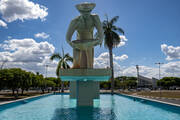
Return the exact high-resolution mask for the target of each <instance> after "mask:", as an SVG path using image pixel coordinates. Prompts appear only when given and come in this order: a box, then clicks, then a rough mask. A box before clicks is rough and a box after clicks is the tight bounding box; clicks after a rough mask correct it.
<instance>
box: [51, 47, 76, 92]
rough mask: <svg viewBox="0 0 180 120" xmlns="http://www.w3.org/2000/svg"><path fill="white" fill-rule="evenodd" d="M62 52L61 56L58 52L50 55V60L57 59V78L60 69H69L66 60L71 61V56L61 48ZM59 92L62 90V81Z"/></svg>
mask: <svg viewBox="0 0 180 120" xmlns="http://www.w3.org/2000/svg"><path fill="white" fill-rule="evenodd" d="M62 52H63V55H62V56H61V55H60V54H59V53H54V54H53V55H52V56H51V57H50V60H55V59H58V60H59V62H58V65H57V68H56V75H57V78H58V77H59V76H60V75H59V71H60V69H69V68H70V66H69V64H68V62H73V58H72V57H71V56H70V55H69V54H68V53H66V54H64V51H63V50H62ZM61 92H64V83H63V82H62V84H61Z"/></svg>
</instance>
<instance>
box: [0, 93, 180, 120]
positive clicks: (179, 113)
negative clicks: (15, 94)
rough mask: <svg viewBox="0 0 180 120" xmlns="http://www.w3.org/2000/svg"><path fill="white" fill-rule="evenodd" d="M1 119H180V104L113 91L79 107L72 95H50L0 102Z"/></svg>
mask: <svg viewBox="0 0 180 120" xmlns="http://www.w3.org/2000/svg"><path fill="white" fill-rule="evenodd" d="M29 101H30V100H29ZM0 120H180V108H179V107H173V106H170V105H164V104H159V103H154V102H150V101H142V100H136V101H134V99H132V98H129V97H124V96H120V95H109V94H102V95H100V99H99V100H95V101H94V106H93V107H76V100H72V99H70V98H69V95H49V96H46V97H42V98H40V99H37V100H33V101H31V102H28V100H27V101H26V102H24V103H23V102H21V104H18V105H13V107H9V106H8V107H7V106H0Z"/></svg>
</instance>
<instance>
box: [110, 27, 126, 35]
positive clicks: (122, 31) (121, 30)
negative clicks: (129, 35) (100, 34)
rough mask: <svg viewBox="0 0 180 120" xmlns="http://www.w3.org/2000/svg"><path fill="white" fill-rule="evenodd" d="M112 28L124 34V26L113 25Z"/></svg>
mask: <svg viewBox="0 0 180 120" xmlns="http://www.w3.org/2000/svg"><path fill="white" fill-rule="evenodd" d="M112 30H114V31H117V32H119V33H122V34H123V35H124V30H123V29H122V28H119V27H116V26H114V25H113V26H112Z"/></svg>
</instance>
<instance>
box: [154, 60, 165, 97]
mask: <svg viewBox="0 0 180 120" xmlns="http://www.w3.org/2000/svg"><path fill="white" fill-rule="evenodd" d="M155 64H157V65H159V80H160V78H161V70H160V69H161V65H162V64H164V63H160V62H158V63H155ZM159 86H160V88H159V92H160V97H161V82H159Z"/></svg>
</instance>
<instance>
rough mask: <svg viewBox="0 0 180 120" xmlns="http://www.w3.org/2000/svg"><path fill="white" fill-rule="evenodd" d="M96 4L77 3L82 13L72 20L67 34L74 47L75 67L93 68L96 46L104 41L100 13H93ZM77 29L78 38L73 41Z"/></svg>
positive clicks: (68, 40)
mask: <svg viewBox="0 0 180 120" xmlns="http://www.w3.org/2000/svg"><path fill="white" fill-rule="evenodd" d="M95 6H96V4H94V3H87V2H86V3H81V4H78V5H76V8H77V9H78V11H79V12H80V14H81V15H80V16H78V17H76V18H75V19H73V20H72V21H71V23H70V25H69V28H68V31H67V34H66V41H67V42H68V43H69V44H70V45H71V46H72V47H73V68H93V61H94V46H96V45H98V44H101V43H102V40H103V29H102V25H101V21H100V19H99V16H98V15H96V14H91V11H92V9H93V8H94V7H95ZM94 28H96V30H97V35H98V36H97V38H96V39H94V38H93V31H94ZM75 31H76V32H77V40H75V41H71V38H72V35H73V33H74V32H75Z"/></svg>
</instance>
